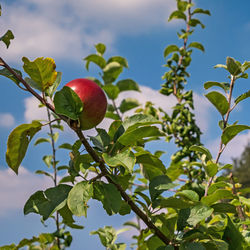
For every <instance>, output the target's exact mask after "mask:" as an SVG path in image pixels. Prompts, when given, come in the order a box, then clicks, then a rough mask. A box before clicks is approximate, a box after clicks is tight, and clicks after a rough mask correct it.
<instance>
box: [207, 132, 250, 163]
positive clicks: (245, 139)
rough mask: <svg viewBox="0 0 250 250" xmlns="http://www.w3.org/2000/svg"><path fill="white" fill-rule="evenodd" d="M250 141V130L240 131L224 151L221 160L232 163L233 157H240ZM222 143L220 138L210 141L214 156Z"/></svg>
mask: <svg viewBox="0 0 250 250" xmlns="http://www.w3.org/2000/svg"><path fill="white" fill-rule="evenodd" d="M249 142H250V132H248V133H246V132H245V133H244V132H242V133H240V134H238V135H237V136H236V137H234V138H233V139H232V140H231V141H230V142H229V143H228V144H227V146H226V148H225V150H224V151H223V153H222V155H221V158H220V161H221V162H224V163H232V158H238V157H240V155H241V154H242V153H243V151H244V149H245V147H246V146H247V144H248V143H249ZM219 145H220V138H217V139H215V140H214V141H211V142H210V143H209V142H208V144H207V147H208V148H209V149H210V151H211V153H212V154H213V157H214V158H216V156H217V153H218V150H219Z"/></svg>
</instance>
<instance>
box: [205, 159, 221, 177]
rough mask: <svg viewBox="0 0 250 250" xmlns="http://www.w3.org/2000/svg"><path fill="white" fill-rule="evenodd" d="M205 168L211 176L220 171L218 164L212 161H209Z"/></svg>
mask: <svg viewBox="0 0 250 250" xmlns="http://www.w3.org/2000/svg"><path fill="white" fill-rule="evenodd" d="M204 168H205V171H206V173H207V175H208V176H209V177H214V176H215V175H216V174H217V173H218V165H217V164H216V163H214V162H212V161H208V162H207V164H206V165H205V166H204Z"/></svg>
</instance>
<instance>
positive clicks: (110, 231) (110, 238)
mask: <svg viewBox="0 0 250 250" xmlns="http://www.w3.org/2000/svg"><path fill="white" fill-rule="evenodd" d="M94 234H97V235H98V236H99V238H100V241H101V243H102V245H103V246H105V247H107V248H109V246H110V245H111V244H113V243H114V242H115V240H116V238H117V234H116V231H115V229H114V228H113V227H111V226H105V227H104V228H99V229H98V230H97V231H92V232H90V235H94ZM110 249H111V248H110ZM112 249H113V248H112Z"/></svg>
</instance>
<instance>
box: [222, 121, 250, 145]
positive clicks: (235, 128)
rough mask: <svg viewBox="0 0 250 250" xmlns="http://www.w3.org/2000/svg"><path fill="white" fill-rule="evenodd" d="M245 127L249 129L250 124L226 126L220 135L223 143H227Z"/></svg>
mask: <svg viewBox="0 0 250 250" xmlns="http://www.w3.org/2000/svg"><path fill="white" fill-rule="evenodd" d="M247 129H250V126H247V125H237V124H236V125H230V126H228V127H226V128H225V130H224V131H223V133H222V136H221V139H222V142H223V144H224V145H226V144H228V143H229V142H230V141H231V140H232V139H233V138H234V137H235V136H236V135H237V134H239V133H240V132H242V131H244V130H247Z"/></svg>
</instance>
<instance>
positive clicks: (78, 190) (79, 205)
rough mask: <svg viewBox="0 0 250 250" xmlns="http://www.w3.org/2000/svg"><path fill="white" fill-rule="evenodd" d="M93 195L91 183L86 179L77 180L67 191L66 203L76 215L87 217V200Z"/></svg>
mask: <svg viewBox="0 0 250 250" xmlns="http://www.w3.org/2000/svg"><path fill="white" fill-rule="evenodd" d="M92 196H93V185H92V184H91V183H88V182H87V181H82V182H78V183H77V184H76V185H75V186H74V187H73V188H72V189H71V190H70V192H69V196H68V199H67V204H68V206H69V209H70V211H71V212H72V213H73V214H74V215H76V216H85V217H87V209H88V205H87V202H88V200H89V199H91V198H92Z"/></svg>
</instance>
